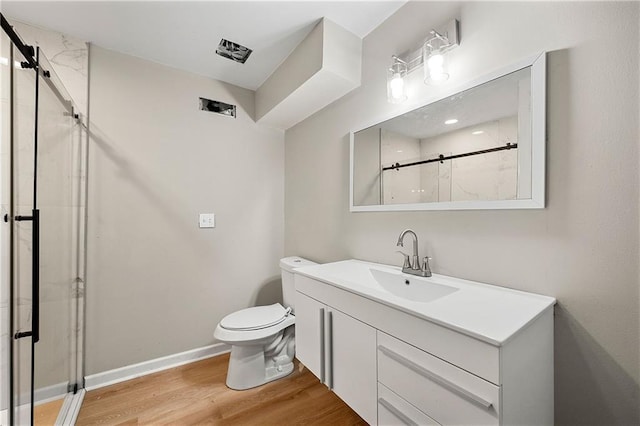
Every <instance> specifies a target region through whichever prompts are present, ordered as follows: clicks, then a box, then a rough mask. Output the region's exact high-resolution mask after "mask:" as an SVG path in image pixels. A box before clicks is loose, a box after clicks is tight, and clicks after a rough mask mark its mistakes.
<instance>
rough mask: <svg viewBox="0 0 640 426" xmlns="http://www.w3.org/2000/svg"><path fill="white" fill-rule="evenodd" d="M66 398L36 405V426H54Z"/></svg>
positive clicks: (34, 411) (34, 410)
mask: <svg viewBox="0 0 640 426" xmlns="http://www.w3.org/2000/svg"><path fill="white" fill-rule="evenodd" d="M63 402H64V398H61V399H57V400H55V401H51V402H47V403H46V404H40V405H36V406H35V407H34V408H33V422H34V424H35V425H36V426H52V425H54V424H55V422H56V419H57V418H58V413H59V412H60V408H62V403H63Z"/></svg>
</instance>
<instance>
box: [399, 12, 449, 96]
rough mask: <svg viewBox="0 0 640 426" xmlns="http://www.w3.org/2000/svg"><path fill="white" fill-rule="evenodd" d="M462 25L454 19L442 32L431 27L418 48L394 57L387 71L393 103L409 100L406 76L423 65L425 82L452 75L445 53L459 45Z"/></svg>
mask: <svg viewBox="0 0 640 426" xmlns="http://www.w3.org/2000/svg"><path fill="white" fill-rule="evenodd" d="M459 25H460V22H459V21H458V20H457V19H454V20H452V21H450V22H449V23H448V24H447V25H446V26H445V28H444V29H442V30H441V31H436V30H431V31H430V32H429V37H427V38H426V40H425V41H424V42H423V43H422V45H421V46H420V47H419V48H418V49H416V50H414V51H411V52H408V53H405V54H403V55H401V56H396V55H393V56H392V63H391V67H390V68H389V69H388V71H387V100H388V101H389V102H390V103H394V104H397V103H400V102H403V101H405V100H406V99H407V92H406V81H405V77H406V75H407V74H409V73H410V72H412V71H414V70H416V69H418V68H419V67H420V66H423V68H424V82H425V84H430V85H435V84H440V83H442V82H444V81H446V80H447V79H448V78H449V73H448V72H447V63H446V58H445V54H446V53H447V52H448V51H449V50H451V49H453V48H454V47H456V46H457V45H458V44H459V36H458V34H459V32H458V28H459Z"/></svg>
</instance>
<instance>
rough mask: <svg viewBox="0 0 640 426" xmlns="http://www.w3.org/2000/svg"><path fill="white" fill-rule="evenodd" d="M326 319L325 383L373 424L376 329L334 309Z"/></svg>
mask: <svg viewBox="0 0 640 426" xmlns="http://www.w3.org/2000/svg"><path fill="white" fill-rule="evenodd" d="M327 322H328V323H327V338H328V339H327V340H328V342H327V350H326V352H327V358H328V359H327V366H328V378H327V386H329V388H330V389H332V390H333V391H334V392H335V393H336V394H337V395H338V396H339V397H340V398H341V399H342V400H343V401H344V402H346V403H347V404H348V405H349V406H350V407H351V408H352V409H353V410H354V411H355V412H356V413H358V414H359V415H360V417H362V418H363V419H364V420H365V421H366V422H367V423H369V424H370V425H374V424H377V423H378V422H377V417H378V416H377V407H378V404H377V378H376V330H375V329H374V328H373V327H371V326H369V325H367V324H365V323H363V322H361V321H358V320H357V319H355V318H353V317H350V316H349V315H346V314H344V313H342V312H340V311H337V310H335V309H330V310H329V313H328V315H327ZM329 339H330V340H329Z"/></svg>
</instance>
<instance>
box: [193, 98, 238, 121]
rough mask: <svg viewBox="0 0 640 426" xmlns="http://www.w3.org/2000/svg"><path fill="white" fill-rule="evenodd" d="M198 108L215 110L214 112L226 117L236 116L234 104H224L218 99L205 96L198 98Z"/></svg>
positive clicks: (209, 110)
mask: <svg viewBox="0 0 640 426" xmlns="http://www.w3.org/2000/svg"><path fill="white" fill-rule="evenodd" d="M200 110H201V111H208V112H215V113H216V114H221V115H226V116H227V117H233V118H235V117H236V106H235V105H231V104H225V103H224V102H220V101H213V100H211V99H207V98H200Z"/></svg>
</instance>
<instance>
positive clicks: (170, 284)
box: [86, 46, 284, 375]
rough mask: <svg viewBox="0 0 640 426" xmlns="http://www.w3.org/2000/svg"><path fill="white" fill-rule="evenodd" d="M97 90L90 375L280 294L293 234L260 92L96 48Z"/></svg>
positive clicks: (203, 340)
mask: <svg viewBox="0 0 640 426" xmlns="http://www.w3.org/2000/svg"><path fill="white" fill-rule="evenodd" d="M200 96H202V97H206V98H209V99H216V100H221V101H224V102H227V103H233V104H237V107H238V118H236V119H233V118H230V117H225V116H221V115H216V114H213V113H209V112H203V111H199V110H198V98H199V97H200ZM90 99H91V100H90V118H91V127H90V132H91V142H90V158H89V201H88V202H89V206H88V212H89V213H88V214H89V217H88V231H87V232H88V239H89V245H88V249H87V253H88V259H87V261H88V270H87V295H86V297H87V323H86V332H87V341H86V343H87V353H86V367H87V371H86V374H89V375H90V374H95V373H98V372H102V371H105V370H109V369H113V368H117V367H121V366H125V365H129V364H133V363H137V362H141V361H146V360H149V359H152V358H156V357H161V356H165V355H169V354H174V353H177V352H181V351H185V350H189V349H192V348H197V347H201V346H205V345H209V344H212V343H214V340H213V330H214V328H215V325H216V324H217V322H218V321H220V319H221V318H222V317H223V316H224V315H226V314H228V313H230V312H232V311H235V310H237V309H240V308H244V307H248V306H252V305H254V304H255V303H256V302H258V303H269V302H271V303H273V302H275V301H277V300H278V299H279V298H280V281H279V277H280V269H279V267H278V259H279V258H280V257H281V255H282V253H283V234H284V231H283V227H284V224H283V217H284V213H283V209H284V199H283V197H284V134H283V132H282V131H278V130H273V129H269V128H265V127H264V126H259V125H257V124H255V122H254V119H253V105H254V93H253V92H252V91H250V90H246V89H241V88H239V87H236V86H231V85H228V84H224V83H221V82H218V81H215V80H211V79H207V78H205V77H200V76H196V75H193V74H189V73H186V72H183V71H178V70H175V69H171V68H168V67H165V66H161V65H158V64H155V63H151V62H148V61H144V60H141V59H137V58H133V57H131V56H127V55H123V54H119V53H115V52H112V51H108V50H104V49H101V48H98V47H93V46H92V48H91V53H90ZM199 213H215V214H216V227H215V228H213V229H199V228H198V214H199Z"/></svg>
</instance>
